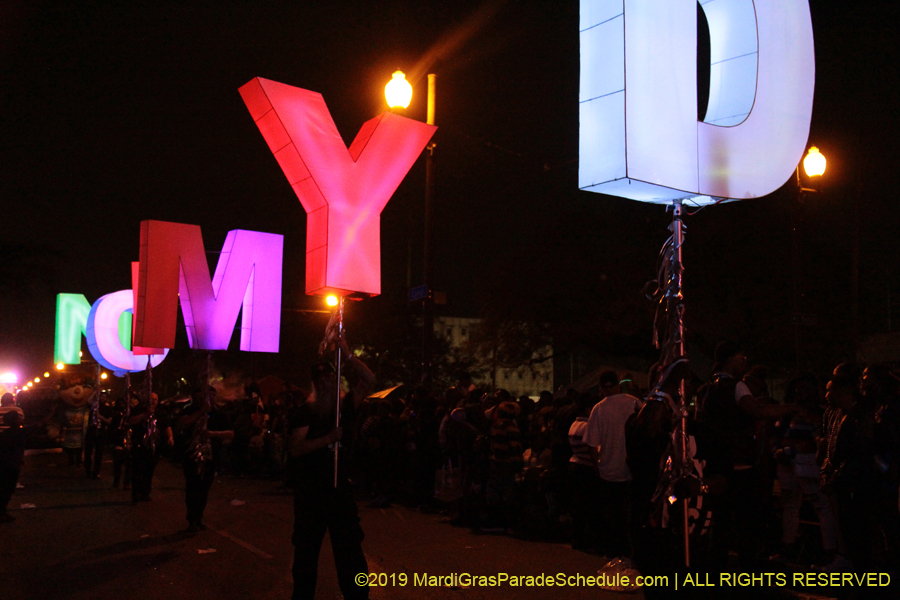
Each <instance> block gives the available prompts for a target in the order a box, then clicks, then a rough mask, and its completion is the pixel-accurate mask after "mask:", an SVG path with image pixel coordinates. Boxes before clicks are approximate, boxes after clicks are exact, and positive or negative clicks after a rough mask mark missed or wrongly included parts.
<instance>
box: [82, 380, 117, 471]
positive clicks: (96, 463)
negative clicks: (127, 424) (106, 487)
mask: <svg viewBox="0 0 900 600" xmlns="http://www.w3.org/2000/svg"><path fill="white" fill-rule="evenodd" d="M111 423H112V414H111V407H110V406H109V396H107V395H106V394H105V393H101V394H100V395H99V396H98V397H97V398H96V399H95V400H94V401H93V402H92V403H91V410H90V412H89V413H88V422H87V427H86V428H85V431H84V474H85V476H86V477H88V478H90V479H100V465H101V464H103V450H104V448H105V447H106V442H107V433H108V430H109V425H110V424H111Z"/></svg>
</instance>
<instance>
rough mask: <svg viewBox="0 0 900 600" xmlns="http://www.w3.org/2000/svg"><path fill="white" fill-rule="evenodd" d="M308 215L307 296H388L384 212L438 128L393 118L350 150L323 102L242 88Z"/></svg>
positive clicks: (261, 84) (270, 86)
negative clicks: (384, 274) (383, 254)
mask: <svg viewBox="0 0 900 600" xmlns="http://www.w3.org/2000/svg"><path fill="white" fill-rule="evenodd" d="M240 93H241V97H242V98H243V99H244V103H245V104H246V105H247V108H248V109H249V110H250V114H251V116H252V117H253V120H254V121H255V122H256V125H257V127H259V130H260V132H261V133H262V135H263V137H264V138H265V140H266V143H267V144H268V145H269V149H270V150H271V151H272V153H273V154H274V155H275V159H276V160H277V161H278V164H279V165H280V166H281V170H282V171H284V174H285V175H286V176H287V178H288V182H289V183H290V184H291V187H292V188H293V189H294V192H295V193H296V194H297V197H298V198H299V199H300V203H301V204H302V205H303V208H304V209H305V210H306V214H307V225H306V293H307V294H318V295H321V294H327V293H331V292H335V293H338V294H344V295H346V294H349V293H353V292H357V293H362V294H368V295H373V296H374V295H378V294H380V293H381V244H380V234H381V232H380V225H381V211H382V210H383V209H384V207H385V205H387V203H388V200H390V198H391V195H392V194H393V193H394V191H395V190H396V189H397V186H399V185H400V182H401V181H402V180H403V178H404V177H405V176H406V173H407V172H408V171H409V169H410V167H412V165H413V163H414V162H415V161H416V158H417V157H418V156H419V154H421V152H422V150H423V149H424V148H425V144H427V143H428V140H430V139H431V136H432V135H434V132H435V130H436V129H437V127H435V126H433V125H426V124H425V123H420V122H418V121H414V120H412V119H407V118H404V117H400V116H398V115H395V114H393V113H390V112H386V113H384V114H382V115H381V116H378V117H375V118H374V119H372V120H370V121H367V122H366V123H365V124H364V125H363V126H362V128H361V129H360V130H359V133H358V134H357V135H356V139H355V140H353V143H352V144H350V148H349V149H348V148H347V147H346V146H345V145H344V141H343V140H342V139H341V135H340V134H339V133H338V130H337V127H336V126H335V124H334V121H332V119H331V114H330V113H329V112H328V107H326V106H325V101H324V100H323V99H322V95H321V94H318V93H316V92H310V91H308V90H304V89H301V88H297V87H292V86H289V85H285V84H283V83H278V82H276V81H269V80H268V79H262V78H260V77H257V78H256V79H253V80H251V81H250V82H249V83H247V84H245V85H243V86H242V87H241V88H240Z"/></svg>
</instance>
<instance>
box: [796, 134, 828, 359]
mask: <svg viewBox="0 0 900 600" xmlns="http://www.w3.org/2000/svg"><path fill="white" fill-rule="evenodd" d="M826 162H827V161H826V160H825V157H824V156H823V155H822V153H821V152H819V149H818V148H816V147H815V146H811V147H810V148H809V151H808V152H807V153H806V157H805V158H804V159H803V161H802V162H801V164H802V165H803V171H804V172H805V173H806V177H807V179H811V178H813V177H820V176H822V174H823V173H825V165H826ZM796 175H797V180H796V181H797V196H796V199H795V202H794V206H793V210H792V211H791V246H792V249H791V258H792V260H791V263H792V269H793V280H794V281H793V295H794V301H793V309H794V312H793V315H792V317H791V320H792V321H793V324H794V360H795V361H796V368H797V372H800V370H801V364H800V326H801V325H802V324H803V314H802V312H801V308H802V307H801V304H802V302H801V300H802V295H803V294H802V291H801V289H800V288H801V286H800V264H801V262H802V261H801V258H800V250H801V238H800V225H801V223H802V222H803V214H802V211H803V200H804V198H806V195H807V194H810V193H815V192H816V191H817V190H816V189H815V188H811V187H805V186H804V185H803V180H802V179H801V177H800V165H799V164H798V165H797V171H796Z"/></svg>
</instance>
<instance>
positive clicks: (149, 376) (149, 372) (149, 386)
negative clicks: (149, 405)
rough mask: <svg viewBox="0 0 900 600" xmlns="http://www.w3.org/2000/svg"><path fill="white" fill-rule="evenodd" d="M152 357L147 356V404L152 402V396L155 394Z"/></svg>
mask: <svg viewBox="0 0 900 600" xmlns="http://www.w3.org/2000/svg"><path fill="white" fill-rule="evenodd" d="M150 358H151V357H150V355H149V354H148V355H147V382H146V383H147V402H150V394H152V393H153V368H152V367H151V366H150Z"/></svg>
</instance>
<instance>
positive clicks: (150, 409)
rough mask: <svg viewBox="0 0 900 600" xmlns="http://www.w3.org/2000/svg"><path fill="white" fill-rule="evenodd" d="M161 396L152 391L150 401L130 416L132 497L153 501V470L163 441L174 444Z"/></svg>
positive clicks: (143, 403) (135, 500)
mask: <svg viewBox="0 0 900 600" xmlns="http://www.w3.org/2000/svg"><path fill="white" fill-rule="evenodd" d="M158 403H159V398H158V397H157V395H156V394H150V399H149V401H145V402H142V403H141V404H139V405H138V406H137V408H136V409H135V410H134V412H132V413H131V416H130V417H129V419H128V424H129V425H130V426H131V462H132V474H131V501H132V502H149V501H150V492H151V490H152V488H153V472H154V471H155V470H156V463H157V462H159V450H160V444H162V443H166V444H168V445H169V446H171V445H172V443H173V439H172V427H171V426H170V425H169V421H168V418H167V417H166V415H165V414H163V413H158V412H157V410H156V406H157V404H158Z"/></svg>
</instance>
